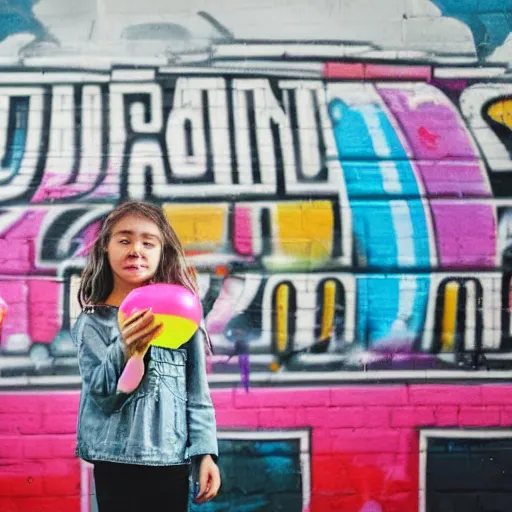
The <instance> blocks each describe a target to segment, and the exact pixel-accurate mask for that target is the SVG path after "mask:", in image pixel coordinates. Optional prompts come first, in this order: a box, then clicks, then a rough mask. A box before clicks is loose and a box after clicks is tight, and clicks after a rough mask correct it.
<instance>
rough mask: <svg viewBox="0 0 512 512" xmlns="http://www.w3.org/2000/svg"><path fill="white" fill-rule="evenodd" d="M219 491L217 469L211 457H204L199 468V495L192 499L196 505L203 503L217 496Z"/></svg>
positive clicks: (218, 472) (218, 473)
mask: <svg viewBox="0 0 512 512" xmlns="http://www.w3.org/2000/svg"><path fill="white" fill-rule="evenodd" d="M219 489H220V471H219V467H218V466H217V464H215V462H213V459H212V457H211V455H205V456H203V458H202V459H201V465H200V466H199V493H198V494H197V496H196V497H195V499H194V502H195V503H197V504H200V503H205V502H207V501H210V500H211V499H213V498H215V496H217V493H218V492H219Z"/></svg>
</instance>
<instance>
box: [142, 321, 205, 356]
mask: <svg viewBox="0 0 512 512" xmlns="http://www.w3.org/2000/svg"><path fill="white" fill-rule="evenodd" d="M154 318H155V323H162V324H163V332H162V334H160V335H159V336H157V337H156V338H154V339H153V341H152V342H151V345H154V346H155V347H163V348H172V349H176V348H180V347H181V345H183V344H184V343H186V342H187V341H188V340H190V338H192V336H193V335H194V333H195V332H196V330H197V328H198V326H197V324H196V323H195V322H193V321H192V320H189V319H188V318H183V317H181V316H175V315H162V314H156V315H154Z"/></svg>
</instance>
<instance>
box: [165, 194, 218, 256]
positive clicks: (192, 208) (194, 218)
mask: <svg viewBox="0 0 512 512" xmlns="http://www.w3.org/2000/svg"><path fill="white" fill-rule="evenodd" d="M163 209H164V212H165V215H166V217H167V219H168V220H169V223H170V224H171V226H172V227H173V228H174V230H175V231H176V233H177V235H178V237H179V239H180V240H181V242H182V244H183V246H184V247H185V248H186V249H194V248H205V247H212V246H213V247H215V246H219V245H221V244H222V242H223V237H224V233H225V225H226V207H225V206H224V205H210V204H200V205H174V204H165V205H164V206H163Z"/></svg>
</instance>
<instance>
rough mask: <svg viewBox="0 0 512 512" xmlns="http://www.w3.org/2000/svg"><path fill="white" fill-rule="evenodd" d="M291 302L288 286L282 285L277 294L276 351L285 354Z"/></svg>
mask: <svg viewBox="0 0 512 512" xmlns="http://www.w3.org/2000/svg"><path fill="white" fill-rule="evenodd" d="M289 301H290V288H289V286H288V285H287V284H280V285H279V286H278V288H277V293H276V311H275V315H276V349H277V351H278V352H284V351H285V350H286V345H287V342H288V312H289V309H290V308H289Z"/></svg>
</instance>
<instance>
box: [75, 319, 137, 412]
mask: <svg viewBox="0 0 512 512" xmlns="http://www.w3.org/2000/svg"><path fill="white" fill-rule="evenodd" d="M75 343H76V344H77V349H78V366H79V369H80V375H81V377H82V385H83V386H84V387H85V391H86V393H87V394H88V395H89V396H90V397H91V398H92V400H93V401H94V402H95V403H96V405H97V406H98V407H99V409H101V411H102V412H103V413H105V414H111V413H113V412H115V411H118V410H119V409H120V408H121V407H122V405H123V404H124V402H125V401H126V399H127V398H128V396H129V395H128V394H126V393H119V392H118V391H117V382H118V380H119V377H120V376H121V373H122V372H123V369H124V366H125V364H126V355H125V350H124V345H123V342H122V341H121V338H120V335H119V336H116V338H115V339H113V340H110V339H109V336H108V334H107V332H106V330H105V329H103V328H102V327H101V326H100V325H96V324H95V323H93V322H92V321H91V320H90V319H87V318H86V319H85V320H84V321H83V323H82V325H81V326H80V327H79V329H78V330H77V332H76V338H75Z"/></svg>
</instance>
